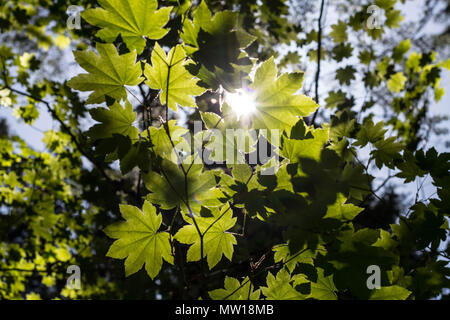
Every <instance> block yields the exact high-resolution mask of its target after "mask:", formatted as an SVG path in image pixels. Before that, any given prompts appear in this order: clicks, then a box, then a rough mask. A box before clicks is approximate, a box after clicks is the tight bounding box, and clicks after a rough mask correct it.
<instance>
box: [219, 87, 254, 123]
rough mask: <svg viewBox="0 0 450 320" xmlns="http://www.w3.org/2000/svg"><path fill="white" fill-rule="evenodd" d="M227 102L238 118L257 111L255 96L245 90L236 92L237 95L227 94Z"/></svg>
mask: <svg viewBox="0 0 450 320" xmlns="http://www.w3.org/2000/svg"><path fill="white" fill-rule="evenodd" d="M225 101H226V102H227V104H228V105H229V106H230V107H231V109H233V111H234V112H235V113H236V115H237V116H238V118H241V117H245V116H248V115H250V114H251V113H253V112H254V111H255V110H256V102H255V97H254V95H253V94H252V93H251V92H249V91H247V90H245V89H239V90H236V92H235V93H231V92H226V93H225Z"/></svg>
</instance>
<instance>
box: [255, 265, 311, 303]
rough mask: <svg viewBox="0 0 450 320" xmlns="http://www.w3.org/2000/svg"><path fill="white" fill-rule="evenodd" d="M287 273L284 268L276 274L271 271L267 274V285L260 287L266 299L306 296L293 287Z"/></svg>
mask: <svg viewBox="0 0 450 320" xmlns="http://www.w3.org/2000/svg"><path fill="white" fill-rule="evenodd" d="M293 281H294V279H292V278H291V276H290V275H289V273H288V272H287V271H286V270H285V269H281V270H280V271H279V272H278V273H277V276H276V277H274V275H273V274H272V273H270V272H269V273H268V274H267V278H266V282H267V287H261V291H262V293H263V294H264V295H265V296H266V298H267V300H304V299H305V298H306V296H304V295H303V294H301V293H300V292H298V291H297V290H295V289H294V287H293V286H292V284H291V282H293Z"/></svg>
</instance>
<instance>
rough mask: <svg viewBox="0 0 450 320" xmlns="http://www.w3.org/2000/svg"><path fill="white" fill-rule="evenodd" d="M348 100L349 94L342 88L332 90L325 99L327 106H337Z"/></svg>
mask: <svg viewBox="0 0 450 320" xmlns="http://www.w3.org/2000/svg"><path fill="white" fill-rule="evenodd" d="M345 101H347V95H346V94H345V92H343V91H342V90H339V91H330V92H329V93H328V97H327V98H326V99H325V102H326V103H327V104H326V107H327V108H337V107H339V106H340V105H342V104H344V103H345Z"/></svg>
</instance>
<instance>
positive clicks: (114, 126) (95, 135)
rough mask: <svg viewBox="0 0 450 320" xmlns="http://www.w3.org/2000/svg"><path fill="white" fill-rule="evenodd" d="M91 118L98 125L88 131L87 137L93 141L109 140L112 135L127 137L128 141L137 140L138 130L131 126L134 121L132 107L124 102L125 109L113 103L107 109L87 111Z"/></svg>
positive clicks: (134, 115)
mask: <svg viewBox="0 0 450 320" xmlns="http://www.w3.org/2000/svg"><path fill="white" fill-rule="evenodd" d="M89 113H90V114H91V116H92V118H93V119H94V120H96V121H98V122H101V123H100V124H96V125H94V126H93V127H91V128H90V129H89V131H88V133H87V134H88V136H90V137H91V138H92V139H94V140H98V139H105V138H111V137H112V136H113V135H114V134H121V135H124V136H128V137H129V138H130V139H137V137H138V134H139V130H138V129H137V128H136V127H134V126H133V123H134V121H135V120H136V113H135V112H133V106H132V105H131V104H130V103H129V102H128V101H125V107H122V106H121V105H120V103H118V102H115V103H114V104H113V105H111V106H110V107H109V108H108V109H107V108H95V109H92V110H89Z"/></svg>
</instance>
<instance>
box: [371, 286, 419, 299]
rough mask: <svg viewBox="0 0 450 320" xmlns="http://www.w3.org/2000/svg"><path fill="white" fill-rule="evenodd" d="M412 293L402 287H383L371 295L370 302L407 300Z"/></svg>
mask: <svg viewBox="0 0 450 320" xmlns="http://www.w3.org/2000/svg"><path fill="white" fill-rule="evenodd" d="M410 294H411V291H409V290H407V289H405V288H403V287H400V286H389V287H381V288H380V289H376V290H374V291H373V293H372V294H371V295H370V300H406V298H408V297H409V295H410Z"/></svg>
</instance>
